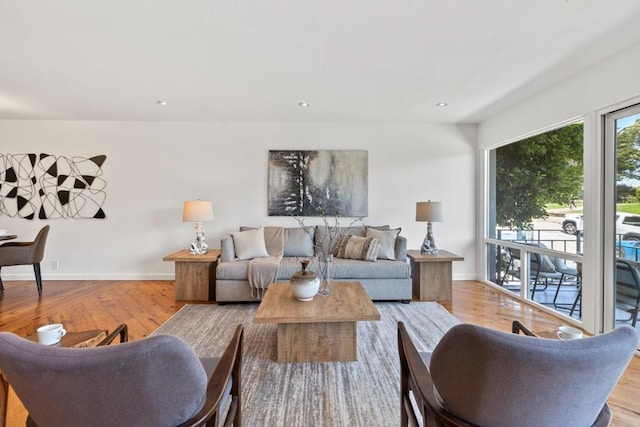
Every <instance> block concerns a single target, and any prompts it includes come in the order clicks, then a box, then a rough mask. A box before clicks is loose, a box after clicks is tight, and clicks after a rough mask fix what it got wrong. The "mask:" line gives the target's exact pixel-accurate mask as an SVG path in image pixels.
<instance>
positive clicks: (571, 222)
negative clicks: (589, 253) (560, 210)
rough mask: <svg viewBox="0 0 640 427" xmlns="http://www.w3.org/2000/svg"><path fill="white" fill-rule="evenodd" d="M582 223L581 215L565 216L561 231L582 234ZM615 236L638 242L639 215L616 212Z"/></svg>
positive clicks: (639, 239) (639, 230)
mask: <svg viewBox="0 0 640 427" xmlns="http://www.w3.org/2000/svg"><path fill="white" fill-rule="evenodd" d="M582 222H583V215H582V214H567V215H565V216H564V220H562V230H563V231H564V232H565V233H567V234H576V233H577V232H582V230H583V228H582ZM616 235H620V236H622V240H637V241H640V215H634V214H630V213H624V212H617V213H616Z"/></svg>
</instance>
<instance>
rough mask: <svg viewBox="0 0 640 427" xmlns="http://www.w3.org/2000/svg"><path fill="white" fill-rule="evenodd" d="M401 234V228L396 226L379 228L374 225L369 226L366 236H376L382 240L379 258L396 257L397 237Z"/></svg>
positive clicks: (393, 258)
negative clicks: (390, 228) (388, 228)
mask: <svg viewBox="0 0 640 427" xmlns="http://www.w3.org/2000/svg"><path fill="white" fill-rule="evenodd" d="M399 234H400V229H399V228H395V229H393V230H379V229H375V228H372V227H367V233H366V234H365V237H375V238H376V239H378V240H380V251H379V252H378V258H379V259H391V260H395V259H396V239H397V238H398V235H399Z"/></svg>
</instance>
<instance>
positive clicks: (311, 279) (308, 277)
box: [290, 259, 320, 301]
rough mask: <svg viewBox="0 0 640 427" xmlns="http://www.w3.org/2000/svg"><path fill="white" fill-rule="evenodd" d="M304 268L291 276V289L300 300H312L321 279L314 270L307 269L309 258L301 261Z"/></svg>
mask: <svg viewBox="0 0 640 427" xmlns="http://www.w3.org/2000/svg"><path fill="white" fill-rule="evenodd" d="M300 263H301V264H302V270H300V271H298V272H297V273H296V274H294V275H293V276H291V280H290V282H291V290H292V292H293V296H294V297H296V299H297V300H298V301H311V300H312V299H313V297H314V296H315V295H316V294H317V293H318V289H319V288H320V279H319V278H318V276H316V274H315V273H314V272H313V271H309V270H307V266H308V265H309V260H306V259H305V260H304V261H301V262H300Z"/></svg>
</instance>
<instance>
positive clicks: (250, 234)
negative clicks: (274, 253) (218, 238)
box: [231, 227, 269, 260]
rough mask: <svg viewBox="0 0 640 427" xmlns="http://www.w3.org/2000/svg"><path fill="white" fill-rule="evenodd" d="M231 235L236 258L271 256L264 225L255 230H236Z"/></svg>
mask: <svg viewBox="0 0 640 427" xmlns="http://www.w3.org/2000/svg"><path fill="white" fill-rule="evenodd" d="M231 237H232V238H233V246H234V248H235V252H236V258H238V259H240V260H243V259H253V258H263V257H268V256H269V253H267V246H266V244H265V240H264V229H263V228H262V227H260V228H256V229H254V230H245V231H236V232H234V233H231Z"/></svg>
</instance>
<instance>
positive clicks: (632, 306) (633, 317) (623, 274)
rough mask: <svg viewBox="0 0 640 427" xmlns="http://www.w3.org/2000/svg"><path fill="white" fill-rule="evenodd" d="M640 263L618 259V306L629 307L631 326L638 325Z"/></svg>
mask: <svg viewBox="0 0 640 427" xmlns="http://www.w3.org/2000/svg"><path fill="white" fill-rule="evenodd" d="M638 266H640V264H638V263H635V262H632V261H627V260H624V259H620V258H618V259H617V260H616V307H625V308H626V307H628V308H627V311H628V312H629V315H630V316H629V319H623V320H621V321H627V322H628V321H631V326H632V327H634V328H635V327H636V322H637V320H638V308H639V307H640V273H639V272H638V269H637V267H638Z"/></svg>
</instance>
